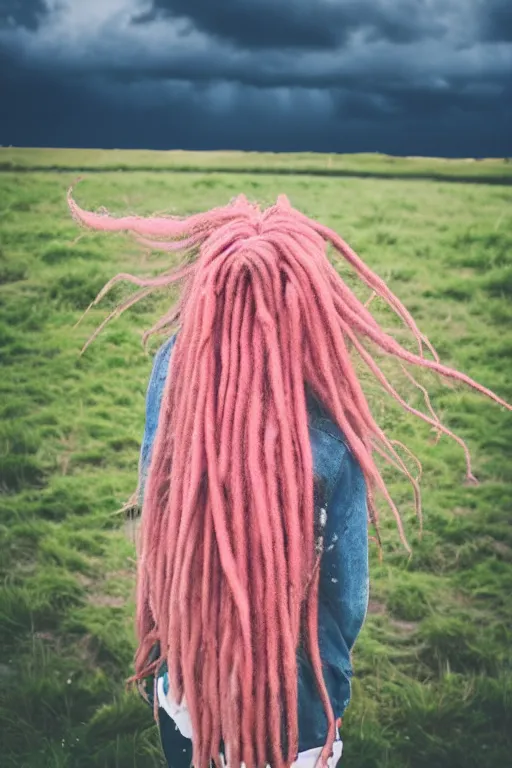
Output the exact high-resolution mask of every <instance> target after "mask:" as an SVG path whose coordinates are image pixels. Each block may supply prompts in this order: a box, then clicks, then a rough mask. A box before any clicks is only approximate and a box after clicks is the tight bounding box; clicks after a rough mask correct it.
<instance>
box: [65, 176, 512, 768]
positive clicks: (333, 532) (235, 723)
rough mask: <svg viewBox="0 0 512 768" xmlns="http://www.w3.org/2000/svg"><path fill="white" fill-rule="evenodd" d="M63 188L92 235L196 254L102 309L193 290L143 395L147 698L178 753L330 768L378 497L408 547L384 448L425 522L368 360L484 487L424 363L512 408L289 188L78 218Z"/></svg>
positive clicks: (142, 640) (347, 690) (173, 756)
mask: <svg viewBox="0 0 512 768" xmlns="http://www.w3.org/2000/svg"><path fill="white" fill-rule="evenodd" d="M68 199H69V205H70V208H71V212H72V214H73V216H74V217H75V219H76V220H77V221H79V222H81V223H82V224H84V225H85V226H88V227H91V228H93V229H97V230H104V231H127V232H130V233H132V234H135V235H136V237H137V238H138V240H139V241H140V242H141V243H142V244H144V245H146V246H150V247H152V248H155V249H160V250H162V251H164V252H167V253H170V254H172V253H173V252H182V253H183V255H184V258H183V260H182V261H181V262H180V263H179V264H178V266H174V267H172V268H171V269H170V270H168V271H166V272H164V273H163V274H162V275H160V276H157V277H147V278H140V277H135V276H131V275H126V274H124V273H123V274H121V275H117V276H116V277H114V278H113V279H112V280H111V281H109V283H107V285H106V286H105V288H104V289H103V291H102V292H101V293H100V294H99V296H98V297H97V299H96V301H99V300H100V299H101V298H102V297H103V296H104V295H105V293H106V292H107V291H108V290H109V289H110V288H111V287H112V286H113V285H114V284H115V283H116V282H118V281H119V280H122V279H126V280H128V281H131V282H132V283H133V284H135V285H137V286H138V288H139V290H137V291H135V293H134V294H133V295H132V296H130V297H129V298H128V299H126V300H125V301H124V302H123V303H122V304H121V306H120V307H118V308H117V309H116V310H114V312H113V313H112V314H111V315H110V316H109V318H107V320H108V319H110V317H111V316H113V315H115V314H119V312H121V311H124V310H125V309H127V308H128V307H130V306H132V305H133V304H134V303H135V302H136V301H138V300H139V299H141V298H143V297H145V296H146V295H148V293H150V292H152V291H154V290H158V289H160V288H168V287H170V286H173V285H176V284H179V285H181V288H182V290H181V294H180V298H179V300H178V303H177V304H176V305H175V306H174V307H171V308H170V309H169V310H168V311H167V312H166V313H165V315H164V316H163V317H162V318H161V319H160V320H159V321H158V322H157V323H156V324H155V325H154V326H153V328H152V329H150V331H148V332H146V333H145V334H144V337H143V340H144V343H146V342H147V340H148V339H149V338H150V336H151V335H152V334H157V333H160V334H165V335H166V337H167V339H166V341H165V342H164V343H163V345H162V346H161V347H160V349H159V351H158V352H157V354H156V357H155V361H154V365H153V370H152V375H151V378H150V382H149V386H148V390H147V398H146V424H145V433H144V438H143V444H142V449H141V456H140V465H139V486H138V489H137V492H136V498H138V500H139V502H140V504H141V507H142V517H141V530H140V542H139V545H138V576H137V615H136V625H137V634H138V649H137V652H136V656H135V676H134V678H133V679H134V680H135V681H138V683H139V684H140V686H141V689H142V691H143V692H144V694H145V696H146V698H147V699H148V701H150V702H151V703H152V704H153V706H154V710H155V717H156V719H157V721H158V722H159V725H160V733H161V737H162V744H163V749H164V753H165V756H166V759H167V762H168V765H169V766H172V768H181V766H185V765H190V764H193V766H195V768H206V767H207V766H210V765H211V763H212V762H213V763H214V764H215V765H217V766H220V765H221V764H222V765H226V764H227V765H228V766H229V767H230V768H235V766H239V765H241V764H244V765H245V766H246V768H262V767H263V766H266V765H270V766H271V767H272V768H289V766H292V765H294V766H300V768H306V766H311V768H313V766H315V765H320V766H325V765H329V766H333V765H335V764H336V762H337V760H338V759H339V757H340V755H341V751H342V742H341V738H340V733H339V726H340V719H341V718H342V717H343V715H344V712H345V710H346V707H347V705H348V704H349V701H350V696H351V676H352V663H351V652H352V649H353V647H354V644H355V642H356V639H357V637H358V634H359V632H360V630H361V628H362V626H363V623H364V620H365V616H366V611H367V606H368V585H369V580H368V541H369V539H370V538H374V539H375V540H376V542H377V544H378V545H379V547H380V534H379V515H378V508H377V504H376V501H375V500H376V495H377V493H379V494H380V495H382V496H383V497H384V499H385V500H386V501H387V503H388V504H389V506H390V508H391V510H392V512H393V514H394V517H395V519H396V523H397V526H398V531H399V534H400V538H401V540H402V542H403V544H404V546H405V548H406V549H407V550H408V551H409V552H410V547H409V544H408V541H407V538H406V535H405V531H404V528H403V525H402V522H401V518H400V515H399V513H398V510H397V508H396V506H395V504H394V502H393V500H392V499H391V497H390V494H389V492H388V490H387V487H386V484H385V482H384V480H383V479H382V476H381V473H380V471H379V469H378V467H377V463H376V457H380V458H384V459H386V460H387V461H388V462H389V463H390V464H391V465H392V466H393V467H394V468H395V469H397V470H399V471H401V472H403V473H404V474H405V475H406V476H407V477H408V479H409V481H410V482H411V484H412V488H413V492H414V497H415V507H416V511H417V514H418V517H419V519H420V524H421V499H420V493H419V485H418V478H417V477H415V476H414V475H413V474H412V473H411V471H410V470H409V468H408V463H407V462H406V460H405V459H404V458H403V456H402V454H403V452H404V450H403V449H405V446H402V445H401V444H400V443H398V442H397V441H394V440H392V439H390V438H389V437H388V436H387V435H386V434H385V433H384V431H383V430H382V429H381V428H380V427H379V426H378V424H377V422H376V421H375V419H374V417H373V415H372V413H371V411H370V408H369V405H368V402H367V400H366V397H365V395H364V392H363V388H362V386H361V382H360V380H359V376H358V375H357V373H356V367H355V363H354V362H353V358H354V356H355V355H358V356H359V358H360V360H361V361H362V362H363V363H364V364H365V365H366V366H367V367H368V369H369V371H370V372H371V373H372V374H373V375H374V376H375V377H376V379H377V381H378V382H379V383H380V384H381V385H382V387H383V388H384V390H385V391H386V392H387V393H388V394H389V395H390V396H391V397H392V398H394V399H395V400H396V401H397V402H399V403H400V404H401V405H402V406H403V408H404V409H405V410H406V411H408V412H410V413H413V414H414V415H416V416H418V417H419V418H421V419H423V420H424V421H425V422H427V423H428V424H429V425H430V426H431V427H432V429H433V430H434V431H435V432H436V434H438V435H442V434H446V435H449V436H451V437H453V438H454V439H455V440H457V441H458V442H459V444H460V445H461V447H462V448H463V450H464V452H465V456H466V475H467V479H468V480H470V481H472V482H475V478H474V476H473V474H472V471H471V463H470V457H469V452H468V450H467V447H466V446H465V444H464V443H463V441H462V440H461V439H460V438H458V437H457V436H456V435H454V434H453V433H452V432H451V431H450V430H449V429H448V428H447V427H446V426H445V425H444V424H442V422H441V421H440V420H439V418H438V416H437V415H436V413H435V411H434V409H433V407H432V404H431V402H430V399H429V397H428V393H427V392H426V390H425V389H424V388H423V387H422V385H421V384H420V383H419V382H418V381H416V379H415V378H414V375H413V374H412V373H411V369H414V367H418V368H424V369H429V370H431V371H435V372H437V373H439V374H441V375H442V376H444V377H447V378H451V379H453V380H455V381H459V382H464V383H466V384H468V385H469V386H471V387H473V388H475V389H476V390H478V391H480V392H481V393H483V394H485V395H487V396H488V397H489V398H491V399H493V400H495V401H496V402H498V403H500V404H501V405H503V406H506V407H507V408H510V406H509V405H508V404H507V403H505V402H504V401H503V400H501V399H500V398H499V397H498V396H497V395H495V394H494V393H493V392H491V391H490V390H488V389H486V388H484V387H482V386H481V385H479V384H477V383H476V382H474V381H473V380H472V379H470V378H469V377H467V376H466V375H464V374H462V373H460V372H458V371H455V370H453V369H451V368H448V367H446V366H445V365H443V364H442V363H441V362H440V360H439V357H438V355H437V353H436V351H435V349H434V347H433V346H432V345H431V344H430V342H429V340H428V339H427V338H426V337H425V336H424V335H423V334H422V333H421V332H420V331H419V329H418V327H417V326H416V323H415V322H414V319H413V318H412V317H411V315H410V314H409V312H408V311H407V310H406V309H405V307H404V306H403V305H402V303H401V302H400V301H399V300H398V298H397V297H396V296H394V295H393V293H392V292H391V291H390V290H389V288H388V287H387V286H386V284H385V283H384V282H383V281H382V280H381V279H379V278H378V277H377V275H375V274H374V273H373V272H372V271H371V270H370V269H369V268H368V266H367V265H365V264H364V262H363V261H362V260H361V259H360V258H359V257H358V256H357V255H356V254H355V253H354V251H353V250H352V249H351V248H350V247H349V246H348V245H347V244H346V243H345V242H344V241H343V240H342V238H340V237H339V236H338V235H337V234H336V233H335V232H333V231H332V230H330V229H328V228H327V227H325V226H323V225H321V224H319V223H318V222H315V221H313V220H312V219H310V218H308V217H307V216H305V215H304V214H302V213H300V212H299V211H297V210H296V209H294V208H293V207H292V206H291V205H290V203H289V201H288V199H287V198H286V197H284V196H280V197H279V198H278V200H277V203H276V204H275V205H272V206H270V207H268V208H267V209H264V210H262V209H261V208H260V207H259V206H258V205H256V204H253V203H251V202H249V201H248V200H247V199H246V198H245V197H244V196H240V197H238V198H236V199H235V200H233V201H232V202H231V203H230V204H229V205H227V206H224V207H220V208H216V209H213V210H212V211H207V212H205V213H200V214H197V215H193V216H189V217H149V218H141V217H135V216H130V217H125V218H120V219H116V218H113V217H111V216H109V215H108V214H95V213H91V212H87V211H84V210H82V209H81V208H80V207H79V206H78V205H77V203H76V202H75V200H74V198H73V196H72V191H71V190H70V192H69V198H68ZM328 245H330V246H332V247H333V248H334V249H335V251H336V252H337V254H339V255H340V256H341V257H343V259H344V260H345V262H347V263H348V265H350V266H351V267H352V269H353V270H354V271H355V273H356V275H357V276H358V277H359V278H361V280H362V281H363V282H364V283H365V284H366V286H367V287H368V289H369V290H370V291H371V295H370V300H371V299H372V298H373V297H374V296H377V297H380V298H381V299H382V300H384V301H385V302H387V304H388V305H389V306H390V307H391V309H392V310H393V311H394V312H395V313H396V314H397V315H398V317H399V318H400V319H401V320H402V321H403V323H404V324H405V326H406V327H407V328H408V329H409V330H410V332H411V334H412V336H413V338H414V339H415V340H416V343H417V345H418V351H417V353H413V352H411V351H409V350H408V349H406V348H405V347H404V346H402V345H401V344H399V343H398V342H397V341H396V340H395V339H394V338H393V337H392V336H391V335H390V334H388V333H387V332H385V331H384V330H383V329H382V328H381V326H380V325H379V324H378V322H377V321H376V319H375V318H374V317H373V315H372V314H371V312H370V309H369V306H368V302H367V303H366V304H364V303H363V302H362V301H360V300H359V299H358V298H357V297H356V295H355V294H354V293H353V292H352V290H351V289H350V288H349V287H348V285H347V284H346V283H345V281H344V280H343V279H342V277H341V276H340V274H339V273H338V272H337V271H336V270H335V269H334V267H333V265H332V264H331V262H330V260H329V258H328V255H327V246H328ZM105 322H106V321H105ZM101 327H103V324H102V326H101ZM95 336H96V334H94V335H93V337H92V338H94V337H95ZM88 343H89V342H88ZM86 346H87V344H86ZM370 349H373V350H377V351H378V352H380V353H381V354H382V353H384V354H385V355H387V356H390V357H392V358H394V359H396V360H398V361H399V363H400V364H401V365H402V368H403V371H404V372H405V373H406V375H407V377H408V379H409V380H410V382H411V384H412V385H414V386H416V387H417V388H418V389H419V390H420V391H421V392H422V393H423V395H424V399H425V410H426V411H427V412H424V411H422V410H419V409H417V408H415V407H413V406H412V405H410V404H409V403H408V402H407V400H405V399H404V397H403V396H402V395H401V394H400V393H399V392H398V391H397V390H396V389H395V387H393V385H392V384H391V382H390V381H389V379H388V377H387V376H386V374H385V373H384V372H383V370H382V369H381V367H380V366H379V365H378V363H377V362H376V360H375V358H374V355H373V354H372V353H371V351H370Z"/></svg>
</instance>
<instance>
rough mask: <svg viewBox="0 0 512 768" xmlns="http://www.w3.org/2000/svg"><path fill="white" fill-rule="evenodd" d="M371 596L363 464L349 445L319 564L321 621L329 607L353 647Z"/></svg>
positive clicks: (331, 502) (332, 499)
mask: <svg viewBox="0 0 512 768" xmlns="http://www.w3.org/2000/svg"><path fill="white" fill-rule="evenodd" d="M368 598H369V568H368V511H367V503H366V483H365V480H364V476H363V473H362V471H361V468H360V466H359V464H358V462H357V461H356V459H355V458H354V456H353V455H352V454H351V453H350V451H349V450H348V448H347V449H346V451H345V453H344V455H343V458H342V462H341V466H340V469H339V472H338V475H337V478H336V480H335V483H334V487H333V490H332V493H331V496H330V499H329V502H328V506H327V520H326V525H325V531H324V556H323V558H322V564H321V570H320V605H319V622H320V624H321V623H322V617H323V614H326V613H327V612H328V613H329V614H330V615H331V617H332V618H333V619H334V621H335V624H336V625H337V627H338V629H339V631H340V633H341V635H342V638H343V640H344V642H345V644H346V646H347V649H348V651H350V650H351V649H352V647H353V645H354V643H355V641H356V639H357V636H358V634H359V632H360V631H361V628H362V626H363V624H364V621H365V618H366V612H367V609H368Z"/></svg>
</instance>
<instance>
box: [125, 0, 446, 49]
mask: <svg viewBox="0 0 512 768" xmlns="http://www.w3.org/2000/svg"><path fill="white" fill-rule="evenodd" d="M436 5H437V6H438V10H439V11H442V8H443V4H442V3H441V2H439V3H436ZM161 18H173V19H187V20H188V21H189V22H190V23H191V24H193V25H194V27H195V28H196V29H197V30H199V31H201V32H204V33H205V34H207V35H215V36H216V37H218V38H220V39H223V40H226V41H229V42H230V43H232V44H235V45H236V46H239V47H243V48H256V49H268V48H287V49H290V48H302V49H306V50H318V49H323V50H333V49H336V48H337V47H338V46H340V45H341V44H343V42H344V41H345V40H346V39H347V38H348V37H349V36H350V35H351V34H352V33H353V32H356V31H358V30H362V31H364V32H365V33H366V35H367V36H368V38H369V39H372V40H377V39H385V40H389V41H391V42H395V43H410V42H414V41H415V40H419V39H423V38H426V37H429V36H434V37H439V36H442V34H443V33H444V29H445V25H444V23H443V21H442V16H441V15H440V14H438V13H433V12H432V3H427V2H425V0H419V1H418V0H357V1H356V0H338V2H332V0H279V2H277V0H224V2H222V3H215V2H212V1H211V0H152V2H151V4H150V6H149V7H148V6H146V8H145V9H144V11H142V12H141V13H139V14H135V15H134V17H133V22H134V23H139V24H144V23H148V22H151V21H155V20H156V19H161Z"/></svg>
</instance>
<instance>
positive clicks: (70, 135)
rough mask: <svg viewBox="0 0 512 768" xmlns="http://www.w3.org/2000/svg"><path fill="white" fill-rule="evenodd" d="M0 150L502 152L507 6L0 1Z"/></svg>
mask: <svg viewBox="0 0 512 768" xmlns="http://www.w3.org/2000/svg"><path fill="white" fill-rule="evenodd" d="M0 144H2V145H10V144H12V145H16V146H61V147H106V148H108V147H119V148H130V147H134V148H139V147H140V148H150V149H247V150H270V151H276V152H281V151H319V152H362V151H379V152H387V153H390V154H397V155H438V156H448V157H458V156H473V157H482V156H498V157H503V156H510V155H512V0H0Z"/></svg>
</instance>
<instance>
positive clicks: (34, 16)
mask: <svg viewBox="0 0 512 768" xmlns="http://www.w3.org/2000/svg"><path fill="white" fill-rule="evenodd" d="M47 11H48V8H47V6H46V3H45V2H44V0H0V27H24V28H25V29H29V30H36V29H37V28H38V26H39V24H40V22H41V20H42V19H43V18H44V16H45V15H46V13H47Z"/></svg>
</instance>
